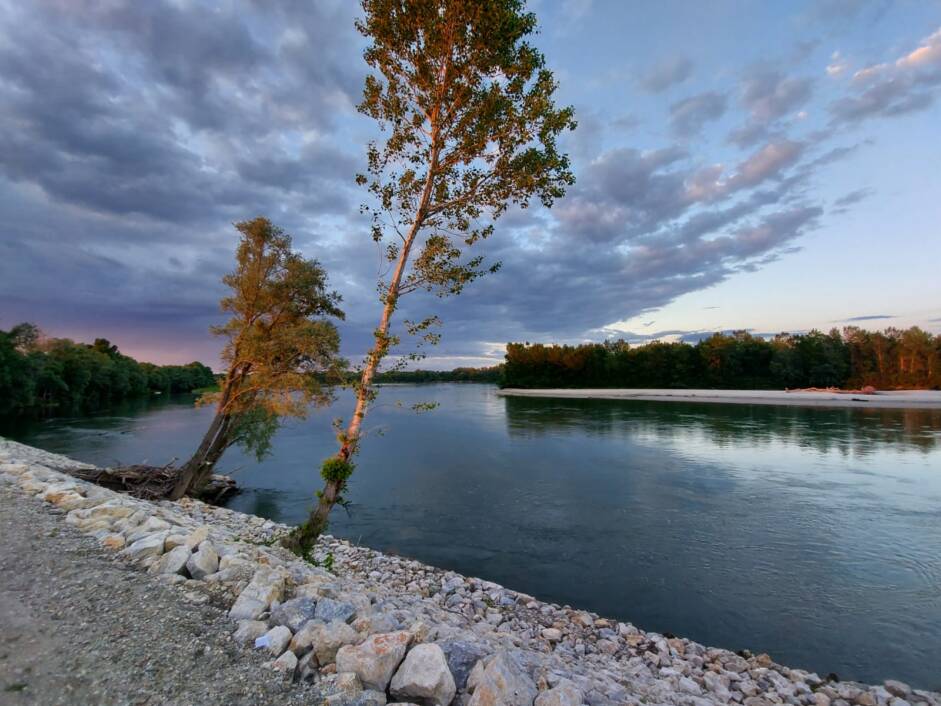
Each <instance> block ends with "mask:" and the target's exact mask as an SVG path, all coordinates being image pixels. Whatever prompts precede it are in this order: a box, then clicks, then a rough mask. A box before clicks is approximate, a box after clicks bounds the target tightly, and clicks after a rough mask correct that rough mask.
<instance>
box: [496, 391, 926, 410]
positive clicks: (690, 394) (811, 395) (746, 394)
mask: <svg viewBox="0 0 941 706" xmlns="http://www.w3.org/2000/svg"><path fill="white" fill-rule="evenodd" d="M497 394H498V395H501V396H506V397H545V398H555V399H584V400H637V401H644V402H704V403H707V404H758V405H772V406H773V405H780V406H787V407H840V408H853V409H939V410H941V391H939V390H899V391H891V392H877V393H876V394H873V395H864V394H853V393H837V392H805V391H799V390H795V391H794V392H785V391H784V390H670V389H629V388H610V389H608V388H545V389H528V388H525V389H524V388H505V389H502V390H498V391H497Z"/></svg>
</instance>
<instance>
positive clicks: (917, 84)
mask: <svg viewBox="0 0 941 706" xmlns="http://www.w3.org/2000/svg"><path fill="white" fill-rule="evenodd" d="M939 90H941V29H938V30H937V31H936V32H934V34H932V35H930V36H929V37H927V38H926V39H924V40H923V41H922V42H921V44H920V45H919V46H918V47H917V48H915V49H914V50H912V51H910V52H909V53H907V54H904V55H903V56H901V57H899V58H898V59H896V60H895V61H894V62H892V63H885V64H874V65H872V66H867V67H866V68H863V69H860V70H859V71H857V72H856V73H855V74H854V75H853V79H852V81H851V82H850V91H851V94H850V95H846V96H843V97H842V98H839V99H837V100H835V101H833V102H832V103H831V104H830V115H831V120H832V122H833V123H835V124H841V123H843V124H845V123H860V122H863V121H864V120H868V119H870V118H874V117H877V116H881V117H894V116H898V115H905V114H906V113H913V112H917V111H921V110H926V109H927V108H929V107H931V106H932V105H933V104H934V102H935V100H936V99H937V96H938V92H939Z"/></svg>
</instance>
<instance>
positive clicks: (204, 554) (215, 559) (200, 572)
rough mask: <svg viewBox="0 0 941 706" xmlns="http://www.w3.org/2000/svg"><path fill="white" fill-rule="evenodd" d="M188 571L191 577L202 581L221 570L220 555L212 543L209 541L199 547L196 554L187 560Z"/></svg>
mask: <svg viewBox="0 0 941 706" xmlns="http://www.w3.org/2000/svg"><path fill="white" fill-rule="evenodd" d="M186 570H187V571H189V572H190V576H192V577H193V578H194V579H198V580H200V581H202V580H203V579H204V578H206V577H207V576H209V574H214V573H216V572H217V571H218V570H219V555H218V554H217V553H216V548H215V547H214V546H212V542H210V541H209V540H208V539H207V540H206V541H204V542H202V543H201V544H200V545H199V549H198V550H197V551H196V553H195V554H193V555H192V556H190V558H189V559H188V560H187V562H186Z"/></svg>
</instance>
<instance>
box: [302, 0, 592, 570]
mask: <svg viewBox="0 0 941 706" xmlns="http://www.w3.org/2000/svg"><path fill="white" fill-rule="evenodd" d="M523 6H524V3H523V1H522V0H489V1H487V2H447V1H445V0H363V2H362V7H363V11H364V17H363V19H362V20H360V21H357V23H356V27H357V29H358V30H359V31H360V33H361V34H363V35H364V36H365V37H367V38H369V39H370V40H371V44H370V45H369V46H368V47H367V49H366V51H365V53H364V57H365V59H366V63H367V64H368V65H369V67H370V68H371V69H372V70H373V73H372V74H371V75H369V76H368V77H367V78H366V83H365V89H364V95H363V101H362V103H361V104H360V106H359V110H360V112H361V113H363V114H365V115H367V116H369V117H371V118H373V119H374V120H375V121H376V122H377V123H378V124H379V126H380V128H381V129H382V130H383V131H384V132H385V133H386V138H385V140H384V142H382V143H378V142H372V143H370V145H369V147H368V150H367V157H368V174H365V175H359V176H358V177H357V182H358V183H359V184H360V185H362V186H364V187H366V188H367V189H368V192H369V194H370V195H371V197H372V198H373V199H374V202H373V205H367V206H364V209H365V210H366V211H367V212H369V213H371V215H372V238H373V240H374V241H375V242H376V243H377V244H378V245H379V246H380V247H382V248H384V250H383V252H384V254H385V256H386V258H387V260H388V262H389V264H390V268H389V274H388V275H387V276H386V277H384V278H382V279H381V280H380V286H379V291H380V303H381V305H382V313H381V316H380V318H379V325H378V326H377V327H376V329H375V331H374V341H373V345H372V348H371V349H370V350H369V352H368V353H367V354H366V357H365V360H364V362H363V365H362V370H361V374H360V380H359V383H358V384H357V386H356V405H355V408H354V411H353V415H352V417H351V418H350V420H349V423H348V424H347V426H346V428H345V430H343V431H342V432H341V433H339V434H338V441H339V449H338V451H337V453H336V455H334V456H332V457H330V458H328V459H327V460H326V461H324V463H323V466H322V469H321V475H322V476H323V478H324V481H325V484H324V488H323V491H322V492H321V493H320V494H319V501H318V503H317V506H316V508H315V509H314V510H313V511H312V513H311V516H310V518H309V520H308V522H307V523H305V524H304V525H303V526H301V527H299V528H298V529H297V530H296V531H295V533H294V534H293V536H292V538H291V542H290V543H291V544H292V545H293V546H294V548H295V549H299V550H301V551H302V552H303V551H307V550H309V549H310V547H312V546H313V543H314V541H315V540H316V538H317V537H318V536H319V535H320V533H321V532H322V531H323V530H324V528H325V527H326V525H327V518H328V516H329V514H330V510H331V509H332V508H333V506H334V505H335V504H336V503H337V502H338V501H340V500H341V493H342V491H343V489H344V488H345V486H346V483H347V479H348V478H349V476H350V474H351V473H352V472H353V457H354V455H355V454H356V451H357V448H358V446H359V443H360V435H361V431H360V430H361V426H362V422H363V418H364V417H365V415H366V411H367V407H368V405H369V403H370V401H371V400H372V399H373V397H374V394H373V378H374V376H375V374H376V370H377V369H378V367H379V364H380V363H381V361H382V360H383V359H384V358H385V357H386V356H387V355H388V353H389V350H390V349H391V348H392V347H393V346H394V345H395V344H396V343H398V338H397V337H396V336H393V335H390V324H391V322H392V317H393V314H394V313H395V311H396V309H397V307H398V305H399V299H400V297H402V296H404V295H405V294H408V293H410V292H414V291H417V290H426V291H429V292H434V293H436V294H437V295H439V296H447V295H456V294H459V293H460V292H461V290H462V289H463V288H464V286H465V285H467V284H468V283H470V282H472V281H474V280H476V279H477V278H478V277H480V276H482V275H484V274H487V273H492V272H495V271H496V270H497V268H498V267H499V264H494V265H490V266H487V265H485V264H484V259H483V258H482V257H481V256H476V257H469V256H468V255H466V250H467V249H468V248H469V247H470V246H472V245H474V244H475V243H477V242H478V241H480V240H482V239H484V238H487V237H488V236H490V235H491V233H492V232H493V227H494V221H495V220H496V219H497V218H499V217H500V216H501V215H502V214H503V213H504V212H505V211H506V209H507V208H508V206H509V205H510V204H517V205H519V206H520V207H523V208H525V207H527V206H528V205H529V202H530V199H532V198H538V199H539V200H540V201H541V202H542V203H543V204H544V205H545V206H547V207H548V206H550V205H551V204H552V202H553V201H554V200H555V199H557V198H559V197H561V196H562V195H563V193H564V192H565V188H566V187H567V186H569V185H571V184H573V183H574V177H573V175H572V173H571V171H570V170H569V161H568V157H567V156H566V155H565V154H563V153H561V152H560V151H559V149H558V148H557V145H556V140H557V137H558V136H559V134H560V133H562V132H563V131H565V130H570V129H573V128H574V127H575V122H574V120H573V112H572V109H571V108H557V107H556V106H555V104H554V102H553V95H554V93H555V90H556V81H555V79H554V77H553V75H552V72H551V71H549V70H548V69H547V68H546V66H545V59H544V57H543V56H542V54H541V53H540V52H539V51H538V50H536V49H535V48H534V47H533V46H531V45H530V44H529V43H528V42H527V39H528V37H529V36H530V35H531V34H532V33H533V32H534V31H535V29H536V18H535V15H533V14H532V13H530V12H526V11H524V7H523ZM482 219H484V221H485V222H482ZM436 323H437V318H436V317H428V318H426V319H424V320H422V321H419V322H406V328H407V330H408V331H409V333H412V334H417V335H421V336H423V337H425V340H429V341H431V342H434V341H435V340H436V335H435V334H432V333H430V332H429V328H430V327H431V326H432V325H434V324H436Z"/></svg>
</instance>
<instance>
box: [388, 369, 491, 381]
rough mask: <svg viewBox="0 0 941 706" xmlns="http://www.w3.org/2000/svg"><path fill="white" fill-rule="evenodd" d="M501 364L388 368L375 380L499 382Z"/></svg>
mask: <svg viewBox="0 0 941 706" xmlns="http://www.w3.org/2000/svg"><path fill="white" fill-rule="evenodd" d="M502 367H503V366H501V365H494V366H493V367H490V368H454V369H453V370H390V371H388V372H383V373H378V374H377V375H376V382H378V383H383V382H386V383H389V382H410V383H416V382H491V383H497V382H500V371H501V368H502Z"/></svg>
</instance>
